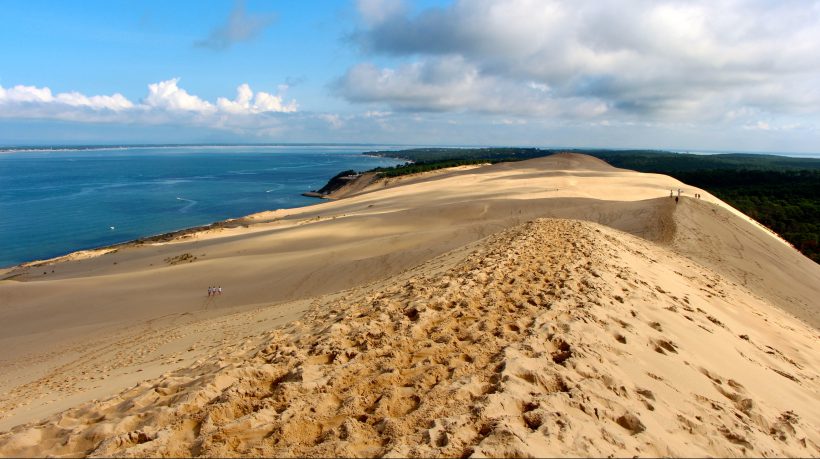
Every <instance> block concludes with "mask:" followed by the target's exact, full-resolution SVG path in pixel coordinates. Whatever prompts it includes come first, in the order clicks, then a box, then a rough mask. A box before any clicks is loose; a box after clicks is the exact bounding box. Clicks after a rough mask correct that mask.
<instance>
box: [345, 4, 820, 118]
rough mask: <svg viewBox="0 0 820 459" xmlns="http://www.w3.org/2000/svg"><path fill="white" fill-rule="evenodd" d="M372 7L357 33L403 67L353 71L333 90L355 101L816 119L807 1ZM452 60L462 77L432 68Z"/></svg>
mask: <svg viewBox="0 0 820 459" xmlns="http://www.w3.org/2000/svg"><path fill="white" fill-rule="evenodd" d="M374 3H378V2H375V0H373V1H361V2H359V8H360V11H361V15H362V17H363V28H362V29H360V30H358V31H357V32H355V33H354V34H353V35H352V38H353V40H354V42H355V43H358V44H359V46H360V48H361V49H362V51H364V52H365V53H370V54H374V55H387V56H391V57H393V58H399V63H398V64H395V65H393V66H392V67H391V68H379V67H375V66H373V65H371V64H357V65H354V66H352V67H351V68H350V70H349V71H348V72H347V74H346V75H345V76H344V77H342V78H341V79H340V80H339V82H338V83H337V86H336V87H337V90H338V92H339V93H340V94H341V95H342V96H344V97H345V98H346V99H348V100H350V101H352V102H360V103H368V104H379V103H380V104H382V105H384V106H387V107H391V108H395V109H402V110H407V109H413V110H433V111H435V110H453V111H478V112H500V113H510V114H520V113H522V112H530V113H533V114H537V115H539V116H543V115H544V114H550V113H551V114H553V116H563V115H567V116H582V117H587V116H592V117H594V116H601V115H603V114H604V113H606V116H608V117H610V116H615V115H617V116H618V117H620V118H622V119H625V120H626V119H637V120H640V119H667V120H678V121H686V120H695V119H708V120H715V119H726V118H727V117H726V114H727V113H729V112H734V113H739V112H740V111H741V109H742V108H743V107H746V108H747V109H753V110H757V111H759V112H766V113H769V114H770V115H773V116H777V115H778V114H786V115H788V114H795V113H800V114H808V115H811V116H817V115H818V114H820V53H818V52H817V49H818V48H819V47H820V9H818V8H817V6H816V5H815V6H814V7H813V8H810V7H809V6H808V4H807V3H806V2H803V1H800V0H783V1H777V2H767V1H752V2H743V1H737V0H708V1H707V0H693V1H687V2H681V1H677V0H652V1H650V0H634V1H620V0H619V1H615V0H576V1H572V2H566V1H559V0H456V1H455V2H454V3H453V4H451V5H447V6H443V7H430V8H427V9H425V10H423V11H421V12H419V13H415V14H414V13H411V12H410V10H409V9H407V8H405V9H402V8H399V7H395V6H394V7H391V8H390V9H388V10H385V11H386V12H387V13H385V14H382V15H379V14H377V13H378V9H377V8H375V7H374V6H373V4H374ZM388 13H389V14H388ZM448 65H449V66H453V65H455V66H456V67H458V69H457V70H452V69H450V70H449V72H450V75H455V76H457V77H460V78H461V81H458V82H456V81H454V80H453V79H452V78H449V79H448V78H443V77H440V76H438V75H436V74H435V73H434V72H435V71H439V70H441V69H444V68H447V66H448ZM425 72H427V73H425ZM430 72H433V73H430ZM517 86H527V87H528V88H529V89H533V90H540V91H541V92H542V93H543V95H542V96H539V97H535V98H533V97H531V96H530V95H529V94H527V93H526V92H524V91H520V90H518V89H516V88H517ZM399 88H401V90H399ZM496 89H497V90H496ZM488 91H489V92H488ZM502 94H509V96H508V97H506V98H503V97H501V95H502ZM502 99H505V100H502ZM579 103H582V104H583V105H584V107H576V106H577V105H578V104H579ZM746 121H749V120H746Z"/></svg>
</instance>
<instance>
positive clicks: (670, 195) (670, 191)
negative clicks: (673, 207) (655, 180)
mask: <svg viewBox="0 0 820 459" xmlns="http://www.w3.org/2000/svg"><path fill="white" fill-rule="evenodd" d="M673 194H674V193H673V192H672V190H671V189H670V190H669V197H670V198H671V197H672V195H673Z"/></svg>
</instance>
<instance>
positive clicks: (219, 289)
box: [217, 287, 222, 295]
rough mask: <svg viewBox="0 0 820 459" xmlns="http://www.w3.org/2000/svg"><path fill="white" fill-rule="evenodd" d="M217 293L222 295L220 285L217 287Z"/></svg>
mask: <svg viewBox="0 0 820 459" xmlns="http://www.w3.org/2000/svg"><path fill="white" fill-rule="evenodd" d="M217 292H218V293H217V295H222V287H217Z"/></svg>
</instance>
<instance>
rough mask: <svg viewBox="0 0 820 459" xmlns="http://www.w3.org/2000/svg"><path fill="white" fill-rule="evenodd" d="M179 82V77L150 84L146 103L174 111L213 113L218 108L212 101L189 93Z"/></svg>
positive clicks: (152, 106) (149, 105) (153, 106)
mask: <svg viewBox="0 0 820 459" xmlns="http://www.w3.org/2000/svg"><path fill="white" fill-rule="evenodd" d="M177 83H179V78H172V79H170V80H166V81H160V82H159V83H151V84H149V85H148V97H146V98H145V105H146V106H148V107H151V108H158V109H165V110H172V111H188V112H201V113H212V112H214V111H215V110H216V109H215V108H214V106H213V105H212V104H211V103H210V102H207V101H205V100H202V99H200V98H199V97H197V96H193V95H191V94H188V91H186V90H184V89H182V88H180V87H179V86H177Z"/></svg>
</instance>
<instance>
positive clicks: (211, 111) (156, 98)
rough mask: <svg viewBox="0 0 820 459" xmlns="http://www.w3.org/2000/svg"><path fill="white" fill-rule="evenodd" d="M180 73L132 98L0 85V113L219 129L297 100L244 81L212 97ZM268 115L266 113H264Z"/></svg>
mask: <svg viewBox="0 0 820 459" xmlns="http://www.w3.org/2000/svg"><path fill="white" fill-rule="evenodd" d="M179 81H180V80H179V78H172V79H169V80H165V81H160V82H157V83H151V84H149V85H148V93H147V95H146V97H145V98H144V99H143V100H142V101H140V102H139V103H134V102H132V101H131V100H129V99H128V98H126V97H125V96H123V95H122V94H120V93H115V94H113V95H93V96H88V95H85V94H82V93H80V92H77V91H71V92H64V93H58V94H56V95H55V94H53V93H52V91H51V89H50V88H48V87H36V86H25V85H17V86H14V87H11V88H4V87H2V86H0V118H20V119H26V118H28V119H32V118H36V119H58V120H69V121H79V122H94V123H99V122H108V123H147V124H155V123H166V122H174V123H180V124H189V125H196V126H209V127H214V128H219V129H229V130H230V129H232V130H242V129H246V128H248V129H262V128H268V129H269V128H271V127H273V125H274V124H275V123H276V121H275V120H272V119H271V118H270V114H272V113H294V112H296V111H297V108H298V105H297V103H296V101H294V100H291V101H289V102H285V101H284V99H283V95H282V94H281V93H282V92H284V90H286V89H287V86H286V85H281V86H280V87H279V90H280V94H277V95H273V94H270V93H267V92H262V91H260V92H257V93H255V94H254V92H253V90H252V89H251V88H250V86H249V85H248V84H242V85H240V86H239V87H238V88H237V96H236V98H235V99H234V100H229V99H227V98H224V97H219V98H217V102H216V103H215V104H214V103H211V102H209V101H207V100H204V99H202V98H200V97H199V96H196V95H193V94H190V93H188V91H186V90H185V89H183V88H181V87H180V86H179ZM263 115H268V116H263Z"/></svg>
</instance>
